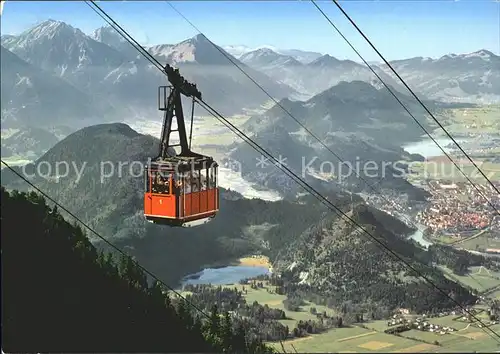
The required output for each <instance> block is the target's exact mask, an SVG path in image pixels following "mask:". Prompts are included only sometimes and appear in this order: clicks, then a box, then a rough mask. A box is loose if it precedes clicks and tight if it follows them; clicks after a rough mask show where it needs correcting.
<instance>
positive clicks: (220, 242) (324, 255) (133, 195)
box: [1, 123, 471, 310]
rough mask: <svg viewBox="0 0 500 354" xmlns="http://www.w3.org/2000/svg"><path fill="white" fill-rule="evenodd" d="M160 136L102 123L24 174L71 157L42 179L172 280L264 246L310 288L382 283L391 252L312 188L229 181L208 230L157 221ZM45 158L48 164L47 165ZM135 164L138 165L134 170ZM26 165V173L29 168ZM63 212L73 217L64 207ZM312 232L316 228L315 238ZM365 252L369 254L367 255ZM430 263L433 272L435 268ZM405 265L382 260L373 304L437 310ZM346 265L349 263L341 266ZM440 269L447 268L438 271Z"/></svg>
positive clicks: (14, 181)
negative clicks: (259, 192)
mask: <svg viewBox="0 0 500 354" xmlns="http://www.w3.org/2000/svg"><path fill="white" fill-rule="evenodd" d="M158 143H159V142H158V140H157V139H155V138H153V137H151V136H145V135H141V134H139V133H137V132H135V131H134V130H132V129H131V128H130V127H129V126H127V125H125V124H121V123H116V124H101V125H94V126H90V127H86V128H83V129H81V130H79V131H77V132H75V133H73V134H71V135H69V136H68V137H66V138H65V139H63V140H62V141H60V142H58V143H57V144H56V145H55V146H54V147H53V148H51V149H50V150H49V151H48V152H47V153H46V154H45V155H44V156H42V157H41V158H40V159H39V160H37V161H36V162H35V163H34V164H31V165H29V166H28V167H27V168H26V169H25V170H24V172H25V173H26V176H29V175H30V174H31V173H33V172H34V171H35V168H37V166H40V167H42V168H39V169H38V171H39V172H40V173H46V174H47V175H48V172H49V171H47V170H46V169H47V164H49V165H51V166H52V168H54V167H55V165H56V164H57V162H61V161H71V162H72V164H74V166H76V167H77V169H78V171H80V172H81V173H79V172H78V171H77V170H75V169H74V168H70V169H69V170H68V174H67V175H65V176H62V177H61V178H53V177H54V175H53V174H54V172H55V171H52V175H51V176H47V175H46V176H41V175H35V176H34V177H32V179H31V181H32V183H34V184H35V185H37V187H38V188H40V189H41V190H43V191H44V192H45V193H47V194H48V195H50V196H51V197H52V198H54V199H55V200H57V201H58V202H59V203H60V204H61V205H64V206H65V207H66V208H67V209H68V210H70V211H71V212H72V213H74V214H75V215H77V216H78V217H79V218H80V219H81V220H83V221H84V222H85V223H87V225H89V226H91V227H92V228H93V229H94V230H96V231H97V232H99V233H100V234H101V235H102V236H103V237H105V238H107V239H109V240H110V241H112V242H113V243H114V244H115V245H116V246H117V247H120V248H121V249H124V250H126V251H127V252H129V253H131V254H132V255H133V256H134V257H136V259H137V261H138V262H139V263H140V264H141V265H143V266H145V267H146V268H147V269H148V270H150V271H151V272H153V273H154V274H156V275H157V276H159V277H160V278H161V279H162V280H163V281H165V282H167V283H171V284H172V283H175V282H176V281H179V280H180V278H181V277H182V276H185V275H187V274H189V273H193V272H196V271H198V270H199V269H200V268H204V267H206V266H207V265H209V264H213V263H215V262H217V263H220V262H224V261H230V260H232V259H234V258H238V257H241V256H244V255H247V254H255V253H262V254H265V255H267V256H269V257H270V258H271V259H272V260H276V261H277V262H278V267H279V269H285V268H288V267H290V266H292V265H293V264H297V265H298V268H297V269H301V270H302V271H304V272H308V274H310V278H309V281H308V284H309V285H310V286H313V287H314V289H316V290H313V291H312V292H311V293H310V294H314V292H315V291H321V289H322V286H323V289H324V290H326V291H328V289H332V287H331V285H332V284H334V285H335V286H346V287H347V288H346V289H348V290H349V292H351V291H357V290H359V289H360V287H361V288H362V287H363V286H365V285H370V284H372V285H373V282H374V281H375V278H370V277H366V276H363V274H372V273H373V270H371V269H372V268H370V267H371V266H373V264H375V263H373V262H374V260H375V259H379V260H380V259H382V258H380V254H381V253H380V252H381V251H377V252H375V251H374V247H375V246H374V245H373V244H372V243H367V242H361V238H360V237H361V235H360V232H358V231H356V230H354V229H353V226H352V225H350V224H348V223H346V222H345V221H343V220H341V219H340V218H339V217H337V216H335V215H333V213H331V212H328V211H326V210H325V208H324V206H323V205H322V204H321V203H319V202H318V201H317V200H315V198H313V197H312V196H306V197H304V198H302V200H301V201H300V202H297V201H294V202H289V201H277V202H266V201H263V200H259V199H251V200H250V199H244V198H242V197H241V196H238V194H237V193H234V192H230V191H227V190H224V189H221V205H220V212H219V213H218V215H217V216H216V218H215V219H214V220H213V221H212V222H210V223H208V224H206V225H205V226H203V232H200V229H199V228H192V229H182V228H181V229H177V228H168V227H164V226H158V225H152V224H149V223H147V222H146V221H145V220H144V218H143V215H142V206H143V202H142V198H143V179H142V178H143V177H142V176H143V174H142V173H140V172H141V171H138V169H140V168H139V166H137V164H132V163H133V162H134V161H136V162H145V161H146V160H147V158H148V157H150V156H151V154H152V153H154V150H156V149H155V147H156V145H157V144H158ZM42 162H44V163H43V164H44V165H46V166H45V169H44V166H43V165H42ZM103 162H113V165H114V169H115V170H114V173H109V172H110V171H111V170H110V168H111V167H110V166H108V165H109V164H107V165H106V169H105V171H104V172H106V173H107V175H106V177H104V178H103V169H102V165H103ZM132 165H136V166H135V167H137V168H130V166H132ZM82 167H83V169H82ZM120 167H121V169H120V170H118V169H119V168H120ZM18 170H19V171H20V172H21V173H23V171H22V170H21V169H18ZM1 177H2V185H3V186H5V187H6V188H7V189H18V190H26V184H25V183H22V181H20V180H19V179H18V178H17V177H16V176H14V175H13V174H12V173H11V172H10V171H8V170H4V171H2V176H1ZM325 196H326V197H327V198H328V199H329V200H330V201H331V202H332V203H334V204H335V205H337V206H338V207H339V208H340V210H343V211H344V212H349V213H355V215H353V218H354V219H355V220H357V221H358V222H360V223H361V224H362V225H363V226H364V227H365V228H368V229H369V230H375V232H376V235H377V237H379V238H382V239H383V240H385V241H384V242H391V244H397V245H398V251H399V252H402V254H403V256H405V257H406V256H408V255H410V254H417V255H422V254H425V255H427V252H426V251H425V250H423V249H420V248H419V247H418V246H417V245H416V244H415V243H414V242H413V241H408V240H406V237H407V236H408V234H409V233H410V232H411V231H412V229H410V228H408V227H407V226H405V225H404V224H403V223H402V222H401V221H399V220H397V219H395V218H394V217H392V216H390V215H388V214H386V213H384V212H381V211H379V210H377V209H375V208H372V207H368V206H366V205H365V204H364V202H363V201H362V199H361V198H360V197H358V196H356V195H353V196H351V195H350V194H349V193H345V192H335V193H329V194H325ZM349 210H350V211H349ZM60 212H61V215H63V216H65V217H67V215H66V214H65V213H64V212H63V211H60ZM382 225H383V226H382ZM317 232H320V233H321V232H323V233H324V235H328V236H324V240H323V241H322V238H323V236H321V235H319V234H318V235H317V236H314V235H316V233H317ZM311 235H313V236H314V237H313V239H311V237H312V236H311ZM88 236H89V237H90V239H91V241H92V242H93V243H94V244H95V245H96V246H97V247H99V248H103V249H106V250H107V249H108V248H107V246H106V245H105V244H104V243H102V242H100V241H99V240H98V239H97V238H95V237H94V236H93V235H90V234H89V235H88ZM307 240H309V241H310V242H314V244H316V245H317V246H318V248H315V249H314V250H313V249H311V248H307V247H304V246H303V245H302V243H303V242H304V241H307ZM309 241H308V242H309ZM349 244H351V246H352V247H351V246H349ZM310 245H311V246H312V243H311V244H310ZM349 249H351V251H352V257H354V256H355V255H358V256H360V258H358V260H357V261H353V260H351V258H352V257H351V258H348V257H350V256H349V253H350V252H351V251H349ZM367 254H369V255H370V257H369V258H366V259H365V257H364V256H361V255H367ZM339 255H343V256H339ZM339 257H340V258H339ZM342 257H343V258H342ZM450 257H451V256H450ZM452 258H453V257H452ZM361 259H364V261H363V262H358V261H359V260H361ZM342 260H345V261H342ZM332 262H333V263H332ZM334 263H335V264H337V265H343V267H344V270H345V271H347V273H346V274H344V277H340V278H338V277H337V276H336V274H337V273H335V272H332V273H331V274H330V273H328V271H326V270H327V268H328V267H326V268H325V266H327V265H331V266H332V267H333V264H334ZM425 267H427V268H426V269H427V271H429V269H428V268H429V266H425ZM425 267H424V268H425ZM330 269H334V268H330ZM400 270H401V264H400V263H398V262H395V261H394V260H393V259H392V257H387V256H385V258H383V262H378V263H377V271H380V276H381V278H380V279H381V280H383V279H382V278H383V277H384V276H385V277H386V278H384V279H386V280H384V283H383V284H381V285H380V286H379V287H374V288H373V289H372V291H371V292H367V293H365V295H366V296H365V297H364V298H363V302H364V303H366V302H370V301H375V302H376V303H381V304H383V305H384V306H387V307H390V308H393V307H394V306H398V304H399V303H401V301H403V303H404V304H405V305H408V306H409V307H410V308H418V309H420V310H421V309H424V310H427V309H429V306H430V307H436V304H437V302H434V301H432V302H428V303H427V304H425V297H429V298H431V297H432V296H435V295H432V294H435V292H434V291H433V290H432V289H429V288H428V287H427V286H422V285H421V283H420V284H417V285H415V286H416V289H417V290H418V291H419V292H421V294H422V296H423V299H424V300H422V298H420V297H419V298H418V299H414V298H411V297H407V298H400V297H401V296H404V295H402V294H403V293H402V292H403V290H404V288H405V285H404V284H402V283H401V282H400V281H399V280H398V278H397V277H396V276H394V274H399V273H398V272H399V271H400ZM338 271H341V270H340V268H339V269H337V272H338ZM435 271H436V272H439V271H438V270H437V269H436V270H435ZM356 274H358V275H356ZM382 274H384V275H382ZM350 275H352V276H353V279H356V284H354V283H353V282H350V281H348V280H347V282H346V277H349V276H350ZM287 279H289V277H287ZM377 279H378V278H377ZM433 279H434V280H435V281H437V282H438V283H442V284H444V285H445V286H446V287H447V288H448V289H450V291H454V292H455V293H456V294H457V296H459V297H461V298H463V299H464V300H465V299H467V300H470V299H471V297H470V294H469V293H468V292H467V291H466V290H465V289H463V288H462V287H460V286H458V285H457V284H455V283H453V282H449V281H446V280H445V279H444V277H443V276H442V274H440V273H438V274H437V275H434V276H433ZM328 284H330V285H328ZM389 284H394V285H397V296H398V298H397V299H396V300H395V301H394V299H393V297H387V296H385V297H384V296H383V295H384V292H385V291H386V290H384V289H385V286H387V285H389ZM326 285H328V287H326ZM409 286H411V285H409ZM337 289H338V288H337ZM365 289H366V287H365ZM377 289H378V290H377ZM379 290H382V291H379ZM342 299H343V298H339V299H338V300H339V301H341V300H342ZM355 300H356V301H358V300H359V299H358V298H356V299H355ZM442 300H443V299H441V300H440V301H439V302H438V305H439V306H441V305H442V306H444V307H449V306H450V303H446V302H443V301H442Z"/></svg>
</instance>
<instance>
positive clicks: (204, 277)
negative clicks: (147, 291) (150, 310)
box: [182, 266, 269, 285]
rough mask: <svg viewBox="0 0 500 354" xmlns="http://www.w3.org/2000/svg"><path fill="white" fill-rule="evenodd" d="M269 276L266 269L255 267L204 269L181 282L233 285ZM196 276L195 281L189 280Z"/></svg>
mask: <svg viewBox="0 0 500 354" xmlns="http://www.w3.org/2000/svg"><path fill="white" fill-rule="evenodd" d="M264 274H269V269H268V268H267V267H255V266H227V267H222V268H206V269H203V270H202V271H201V272H199V273H196V274H191V275H188V276H187V277H185V278H184V280H183V281H182V285H185V284H213V285H224V284H235V283H238V282H239V281H240V280H242V279H247V278H254V277H256V276H259V275H264ZM195 276H197V278H196V279H189V278H192V277H195Z"/></svg>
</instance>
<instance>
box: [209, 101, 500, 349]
mask: <svg viewBox="0 0 500 354" xmlns="http://www.w3.org/2000/svg"><path fill="white" fill-rule="evenodd" d="M201 103H202V107H203V108H205V109H207V110H208V111H209V112H211V113H212V114H214V115H216V116H217V117H219V118H220V119H222V120H224V121H225V122H226V123H227V124H228V125H230V126H231V128H232V129H234V130H236V131H238V132H239V133H240V134H241V135H244V136H245V134H244V133H243V132H241V130H239V129H238V128H237V127H236V126H234V125H233V124H232V123H231V122H229V121H228V120H227V119H226V118H225V117H223V116H222V115H221V114H220V113H219V112H217V111H216V110H215V109H213V108H212V107H210V106H209V105H208V104H207V103H205V102H204V101H201ZM247 139H248V141H250V142H252V143H253V144H255V145H256V146H257V149H259V152H261V153H263V154H266V155H267V156H268V157H269V158H270V159H272V160H274V162H275V165H276V166H277V167H278V168H280V169H281V165H280V163H279V160H277V159H276V158H275V157H274V156H272V155H270V154H268V153H267V152H266V151H265V149H263V148H262V147H260V146H259V145H258V144H257V143H255V142H254V141H253V140H252V139H251V138H249V137H247ZM252 146H253V145H252ZM282 167H283V168H284V169H285V170H287V171H288V172H289V174H288V175H289V176H290V175H292V176H294V177H295V178H294V180H295V181H296V182H297V183H298V184H300V185H305V186H307V188H308V189H307V191H308V192H309V193H310V194H312V195H313V196H315V197H316V198H318V197H319V200H320V201H321V202H323V204H325V205H326V206H327V207H328V208H329V209H330V210H331V211H334V212H337V213H340V214H342V216H343V217H344V218H346V219H347V220H348V221H350V222H351V223H352V224H353V225H355V226H356V227H357V228H359V229H360V230H361V231H363V232H364V233H365V234H367V235H368V236H369V237H370V238H371V239H372V240H374V241H375V242H377V243H378V244H379V245H380V246H382V247H383V248H384V249H385V250H386V251H388V252H389V253H390V254H391V255H393V256H394V257H396V258H397V259H398V260H399V261H400V262H402V263H403V264H404V265H405V266H407V267H408V268H409V269H410V270H412V271H413V272H415V273H416V274H418V275H419V276H420V277H421V278H422V279H424V280H425V281H426V282H427V283H429V284H430V285H431V286H432V287H434V288H435V289H437V290H438V291H439V292H441V293H442V294H443V295H444V296H445V297H447V298H449V299H450V300H452V301H453V302H454V303H455V304H456V305H457V306H458V307H460V308H461V309H462V310H463V311H464V312H465V313H467V314H468V315H469V316H471V317H472V318H474V319H475V320H476V321H477V322H478V323H480V324H481V325H482V327H481V328H482V329H483V331H484V332H485V333H486V334H488V335H489V336H490V337H492V338H493V339H495V340H496V341H497V342H498V343H500V341H499V340H498V339H497V338H494V337H493V336H492V334H491V333H493V334H494V335H495V336H496V337H498V338H500V335H499V334H497V333H496V332H495V331H494V330H492V329H491V328H489V327H488V326H486V325H485V324H484V323H483V322H482V321H481V320H480V319H479V318H478V317H477V316H476V315H475V314H473V313H471V312H470V311H469V310H467V309H466V308H465V307H464V306H463V305H462V304H460V303H459V302H458V301H457V300H455V299H454V298H453V297H451V296H450V295H449V294H447V293H446V292H445V291H444V290H442V289H441V288H439V287H438V286H437V285H436V284H435V283H434V282H433V281H431V280H430V279H429V278H427V277H426V276H424V275H423V274H422V273H421V272H419V271H418V270H417V269H416V268H414V267H413V266H412V265H411V264H410V263H408V262H407V261H406V260H405V259H403V258H402V257H401V256H399V255H398V254H397V253H396V252H394V251H393V250H392V249H391V248H390V247H388V246H387V245H386V244H385V243H384V242H382V241H380V240H379V239H377V238H376V237H375V236H373V235H372V234H371V233H370V232H368V231H367V230H366V229H365V228H364V227H362V226H361V225H360V224H359V223H358V222H357V221H355V220H354V219H352V218H351V217H349V216H348V215H347V214H346V213H345V212H343V211H342V210H341V209H340V208H339V207H337V206H336V205H335V204H333V203H332V202H330V201H329V200H328V198H326V197H324V196H323V195H322V194H321V193H320V192H318V191H316V190H315V189H314V187H312V186H310V185H309V184H307V182H305V181H304V180H302V179H301V178H300V177H299V176H297V175H296V174H295V173H294V172H292V171H291V170H290V169H289V168H288V167H286V166H282ZM281 170H282V171H283V169H281ZM283 172H284V171H283ZM299 181H301V182H302V183H300V182H299ZM311 191H313V192H315V193H314V194H313V193H312V192H311ZM485 328H488V330H489V331H490V332H491V333H489V332H488V331H486V329H485Z"/></svg>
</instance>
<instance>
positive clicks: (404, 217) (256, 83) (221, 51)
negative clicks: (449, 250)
mask: <svg viewBox="0 0 500 354" xmlns="http://www.w3.org/2000/svg"><path fill="white" fill-rule="evenodd" d="M165 2H166V3H167V4H168V5H169V6H170V7H171V8H172V9H173V10H174V11H175V12H177V14H179V15H180V16H181V17H182V18H183V19H184V20H185V21H186V22H188V23H189V24H190V25H191V26H192V27H193V28H194V29H195V30H196V31H198V32H199V33H200V34H201V35H203V36H204V37H205V39H206V40H207V41H208V42H209V43H210V44H211V45H212V46H213V47H214V48H215V49H217V50H218V51H219V52H220V53H221V54H222V55H223V56H224V57H226V59H227V60H229V61H230V62H231V63H232V64H233V65H234V66H236V67H237V68H238V69H239V70H240V71H241V72H242V73H243V74H244V75H245V76H246V77H247V78H248V79H250V80H251V81H252V82H253V83H254V84H255V85H256V86H257V87H259V88H260V89H261V90H262V91H263V92H264V93H265V94H266V95H267V96H268V97H269V98H270V99H271V100H272V101H274V103H275V104H276V105H278V106H279V107H280V108H281V109H282V110H283V111H284V112H285V113H287V114H288V115H289V116H290V117H291V118H292V119H293V120H295V121H296V122H297V123H298V124H299V125H300V126H301V127H302V128H303V129H304V130H306V131H307V132H308V133H309V134H310V135H311V136H312V137H313V138H315V139H316V140H317V141H318V142H319V143H320V144H321V145H322V146H323V147H324V148H326V149H327V150H328V151H329V152H330V153H332V154H333V155H334V156H335V157H336V158H337V159H338V160H339V161H341V162H342V163H343V162H344V161H343V160H342V158H341V157H340V156H338V154H336V153H335V152H334V151H332V150H331V149H330V148H329V147H328V146H327V145H326V144H325V143H324V142H323V141H322V140H321V139H320V138H319V137H317V136H316V135H315V134H314V133H313V132H312V131H310V130H309V129H308V128H307V127H305V126H304V125H303V124H302V123H301V122H300V121H299V120H298V119H297V118H295V117H294V116H293V115H292V114H291V113H290V112H289V111H288V110H287V109H286V108H285V107H283V105H282V104H281V103H280V102H279V101H277V100H276V99H275V98H274V97H272V95H270V94H269V93H268V92H267V91H266V90H265V89H264V88H263V87H262V86H261V85H260V84H259V83H258V82H257V81H256V80H255V79H253V78H252V77H251V76H250V75H249V74H248V73H247V72H246V71H245V70H244V69H242V68H241V67H240V66H239V65H238V64H237V63H236V62H235V61H234V60H233V59H232V58H231V57H230V56H228V55H227V53H226V52H225V51H223V50H222V49H221V48H220V47H219V46H217V45H216V44H215V43H214V42H212V41H211V40H210V39H209V38H208V37H207V36H206V35H205V34H204V33H203V32H201V30H200V29H199V28H198V27H197V26H196V25H195V24H194V23H192V22H191V21H190V20H189V19H188V18H187V17H186V16H185V15H184V14H183V13H182V12H180V11H179V10H178V9H177V8H176V7H175V6H174V5H172V4H171V3H170V2H169V1H165ZM374 74H375V75H376V76H377V77H378V79H379V80H380V81H381V82H382V83H384V81H383V80H382V78H381V77H380V76H379V75H378V74H377V73H376V72H374ZM384 85H385V83H384ZM389 90H390V89H389ZM390 91H391V90H390ZM396 99H397V100H398V102H399V103H400V104H401V105H402V106H403V108H405V109H406V106H404V104H403V103H402V102H401V101H400V100H399V99H398V98H397V97H396ZM406 111H407V112H408V114H410V116H412V114H411V113H410V112H409V111H408V109H406ZM412 117H413V116H412ZM413 118H414V117H413ZM414 120H416V118H414ZM416 122H417V124H419V122H418V121H417V120H416ZM225 125H226V127H228V125H227V124H225ZM419 125H420V124H419ZM421 128H422V129H423V130H424V131H425V128H423V127H422V126H421ZM233 132H234V130H233ZM426 133H427V132H426ZM431 138H432V137H431ZM436 144H437V142H436ZM438 146H439V145H438ZM450 160H451V158H450ZM452 162H453V161H452ZM349 168H350V166H349ZM457 168H458V166H457ZM350 170H351V171H354V173H355V174H356V175H357V177H358V178H360V179H361V180H362V181H364V182H365V183H366V184H367V186H368V187H369V188H370V189H372V190H373V191H374V192H375V193H377V191H376V190H375V189H374V186H375V185H378V184H379V183H380V182H381V181H382V179H383V178H382V179H380V180H379V181H376V182H375V183H373V184H369V183H368V182H367V181H366V180H365V179H364V178H363V177H361V176H360V175H359V174H358V173H357V171H355V170H353V169H352V168H350ZM459 170H460V169H459ZM460 172H461V173H462V174H464V172H463V171H461V170H460ZM464 176H465V174H464ZM465 177H466V178H467V176H465ZM469 182H471V184H472V185H473V186H474V187H475V185H474V184H473V183H472V181H470V180H469ZM379 196H380V197H381V198H382V199H383V200H385V201H386V202H387V203H389V204H391V203H390V202H389V201H388V200H387V198H385V196H384V195H383V194H382V193H381V192H380V191H379ZM482 196H483V198H484V199H486V201H487V202H488V203H490V202H489V200H488V199H487V198H486V197H485V196H484V195H482ZM490 206H492V207H493V208H494V209H495V210H496V211H497V212H498V210H497V209H496V208H495V206H494V205H492V203H490ZM396 209H398V207H396ZM398 211H399V212H400V213H401V216H402V217H403V219H405V220H406V221H407V222H408V223H409V224H410V225H414V226H415V227H417V226H416V225H415V223H414V222H413V221H411V220H410V219H409V218H408V217H406V215H405V214H404V213H403V212H401V210H398ZM469 277H471V276H470V275H469ZM473 280H474V281H476V280H475V279H474V278H473ZM476 283H477V281H476ZM479 285H481V284H479Z"/></svg>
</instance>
